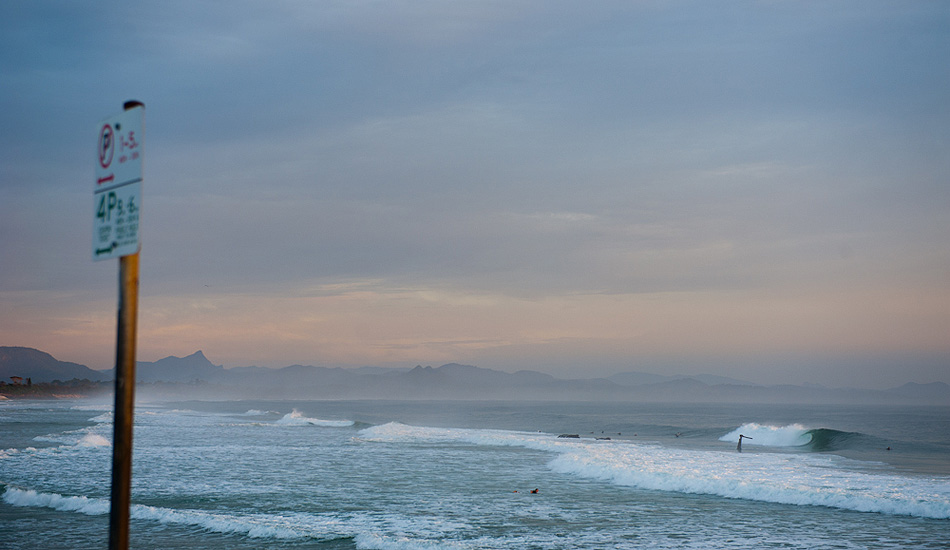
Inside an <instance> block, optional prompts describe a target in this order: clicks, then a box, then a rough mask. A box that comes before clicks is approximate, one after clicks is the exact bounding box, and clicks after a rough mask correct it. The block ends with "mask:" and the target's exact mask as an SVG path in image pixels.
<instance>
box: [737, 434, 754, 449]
mask: <svg viewBox="0 0 950 550" xmlns="http://www.w3.org/2000/svg"><path fill="white" fill-rule="evenodd" d="M743 437H744V438H746V439H752V438H751V437H749V436H747V435H742V434H739V444H738V445H736V450H737V451H739V452H740V453H741V452H742V438H743Z"/></svg>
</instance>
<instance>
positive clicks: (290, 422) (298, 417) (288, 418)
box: [276, 409, 355, 428]
mask: <svg viewBox="0 0 950 550" xmlns="http://www.w3.org/2000/svg"><path fill="white" fill-rule="evenodd" d="M276 424H280V425H282V426H323V427H326V428H348V427H350V426H353V425H354V424H355V422H353V421H352V420H321V419H319V418H307V417H306V416H304V415H303V414H302V413H301V412H300V411H298V410H297V409H294V410H293V412H290V413H287V414H285V415H284V416H283V418H281V419H280V420H277V421H276Z"/></svg>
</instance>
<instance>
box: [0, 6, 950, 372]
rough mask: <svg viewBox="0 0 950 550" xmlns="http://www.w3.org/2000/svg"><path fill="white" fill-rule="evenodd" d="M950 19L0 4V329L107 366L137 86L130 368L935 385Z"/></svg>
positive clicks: (941, 328) (943, 269)
mask: <svg viewBox="0 0 950 550" xmlns="http://www.w3.org/2000/svg"><path fill="white" fill-rule="evenodd" d="M948 60H950V3H947V2H942V1H915V0H908V1H902V2H892V1H886V2H881V1H874V0H870V1H869V0H860V1H847V0H843V1H837V2H817V1H816V2H810V1H804V2H799V1H795V2H792V1H782V0H771V1H764V0H763V1H736V2H704V1H695V2H680V1H668V2H667V1H664V2H660V1H636V0H624V1H610V0H605V1H603V2H595V3H589V2H568V1H558V0H552V1H527V0H526V1H522V0H504V1H491V0H479V1H470V0H460V1H453V2H444V1H428V0H418V1H411V2H410V1H402V0H393V1H389V2H382V1H372V0H347V1H334V0H327V1H320V2H310V1H303V0H296V1H294V0H268V1H267V2H263V1H241V0H237V1H233V2H227V3H226V4H225V3H215V2H194V1H191V0H188V1H183V0H171V1H168V2H160V3H156V2H129V1H122V2H119V1H115V0H105V1H100V2H85V3H84V2H69V1H62V2H51V1H43V0H31V1H19V0H13V1H9V2H3V3H2V5H0V345H13V346H27V347H35V348H38V349H41V350H43V351H47V352H49V353H51V354H53V355H54V356H55V357H56V358H57V359H60V360H64V361H74V362H78V363H82V364H85V365H88V366H90V367H92V368H97V369H103V368H110V367H112V366H113V363H114V360H115V332H116V308H117V286H118V283H117V280H118V260H114V259H113V260H105V261H93V260H92V227H93V221H94V215H95V207H94V202H93V192H92V191H93V187H94V176H95V172H94V159H95V155H96V142H97V138H98V128H99V123H100V121H102V120H103V119H105V118H108V117H109V116H112V115H114V114H116V113H118V112H120V111H121V110H122V105H123V102H125V101H126V100H132V99H134V100H139V101H141V102H143V103H144V104H145V141H144V143H145V144H144V155H145V161H144V165H145V168H144V170H145V176H144V184H143V195H142V205H141V206H142V211H141V227H140V234H141V242H142V249H141V256H140V263H141V283H140V298H139V320H138V359H139V360H142V361H155V360H158V359H161V358H163V357H166V356H169V355H175V356H185V355H189V354H191V353H193V352H194V351H196V350H203V352H204V353H205V355H206V356H207V357H208V358H209V359H210V360H211V361H212V362H214V363H216V364H223V365H224V366H226V367H239V366H250V365H258V366H267V367H282V366H287V365H291V364H305V365H318V366H361V365H377V366H389V367H411V366H415V365H417V364H421V365H433V366H437V365H440V364H443V363H449V362H459V363H465V364H472V365H477V366H480V367H485V368H493V369H497V370H502V371H507V372H514V371H516V370H519V369H531V370H537V371H541V372H547V373H550V374H553V375H555V376H558V377H562V378H590V377H597V376H607V375H610V374H614V373H619V372H626V371H642V372H651V373H657V374H698V373H709V374H718V375H724V376H732V377H735V378H739V379H742V380H749V381H752V382H756V383H762V384H780V383H793V384H802V383H809V384H822V385H828V386H834V387H840V386H848V387H862V388H886V387H892V386H895V385H899V384H902V383H904V382H909V381H913V382H920V383H927V382H933V381H943V382H950V177H948V175H950V154H948V151H950V63H948Z"/></svg>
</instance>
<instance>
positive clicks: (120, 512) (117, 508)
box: [109, 101, 143, 550]
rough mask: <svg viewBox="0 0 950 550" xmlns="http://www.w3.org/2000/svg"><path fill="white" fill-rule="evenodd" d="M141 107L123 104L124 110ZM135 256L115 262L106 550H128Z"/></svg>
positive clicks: (136, 298) (136, 296)
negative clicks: (115, 314)
mask: <svg viewBox="0 0 950 550" xmlns="http://www.w3.org/2000/svg"><path fill="white" fill-rule="evenodd" d="M139 106H143V105H142V103H140V102H138V101H127V102H125V105H124V107H125V110H126V111H128V110H129V109H134V108H135V107H139ZM138 302H139V254H138V252H136V253H135V254H129V255H126V256H121V257H120V258H119V314H118V327H117V330H116V353H115V355H116V358H115V411H114V413H113V426H114V431H113V437H112V499H111V508H110V511H109V550H126V549H128V547H129V508H130V500H131V495H132V421H133V412H134V409H135V342H136V329H137V325H138Z"/></svg>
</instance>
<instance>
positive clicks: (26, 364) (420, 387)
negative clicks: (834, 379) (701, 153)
mask: <svg viewBox="0 0 950 550" xmlns="http://www.w3.org/2000/svg"><path fill="white" fill-rule="evenodd" d="M10 376H20V377H22V378H24V379H25V378H28V377H29V378H32V381H33V382H36V383H39V382H49V381H52V380H57V379H58V380H70V379H73V378H80V379H82V378H86V379H89V380H109V379H111V378H112V372H111V371H95V370H92V369H89V368H88V367H85V366H83V365H79V364H76V363H67V362H63V361H58V360H56V359H54V358H53V357H52V356H50V355H49V354H47V353H44V352H42V351H39V350H35V349H31V348H18V347H0V377H2V378H3V379H6V380H7V381H8V380H9V377H10ZM137 382H138V383H139V384H141V385H142V386H143V391H146V390H147V391H148V392H152V394H153V395H154V396H156V397H159V398H162V397H171V396H175V397H183V396H184V395H185V394H187V395H188V397H193V398H201V397H209V398H224V399H226V398H248V397H259V398H292V399H472V400H477V399H510V400H516V399H517V400H577V401H581V400H584V401H596V400H610V401H633V402H734V403H869V404H919V405H950V386H948V385H947V384H945V383H942V382H934V383H930V384H916V383H908V384H905V385H903V386H900V387H897V388H893V389H889V390H883V391H882V390H859V389H851V388H825V387H821V386H816V385H807V386H806V385H802V386H795V385H779V386H762V385H756V384H752V383H750V382H745V381H741V380H735V379H732V378H726V377H721V376H712V375H697V376H684V375H677V376H662V375H655V374H646V373H635V372H628V373H622V374H617V375H614V376H611V377H610V378H609V379H607V378H590V379H572V380H565V379H560V378H556V377H554V376H551V375H549V374H544V373H540V372H535V371H518V372H515V373H508V372H503V371H498V370H493V369H487V368H481V367H476V366H473V365H461V364H457V363H450V364H447V365H442V366H440V367H431V366H426V367H423V366H421V365H419V366H417V367H415V368H413V369H383V368H378V367H361V368H358V369H345V368H339V367H333V368H331V367H317V366H308V365H291V366H288V367H283V368H277V369H272V368H264V367H238V368H232V369H226V368H224V367H223V366H221V365H215V364H213V363H212V362H211V361H209V360H208V358H207V357H205V355H204V354H203V353H202V352H201V351H197V352H195V353H193V354H191V355H189V356H187V357H174V356H169V357H166V358H164V359H160V360H158V361H155V362H146V361H142V362H139V363H138V366H137Z"/></svg>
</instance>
